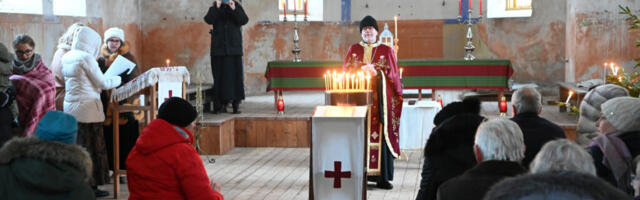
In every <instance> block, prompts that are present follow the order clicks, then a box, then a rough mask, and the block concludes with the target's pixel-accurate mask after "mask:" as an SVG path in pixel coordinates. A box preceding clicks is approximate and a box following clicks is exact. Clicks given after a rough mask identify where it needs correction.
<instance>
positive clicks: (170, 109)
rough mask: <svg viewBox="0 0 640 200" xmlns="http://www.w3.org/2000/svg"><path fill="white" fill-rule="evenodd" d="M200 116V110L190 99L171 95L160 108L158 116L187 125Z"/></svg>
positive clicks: (173, 122)
mask: <svg viewBox="0 0 640 200" xmlns="http://www.w3.org/2000/svg"><path fill="white" fill-rule="evenodd" d="M197 116H198V112H197V111H196V109H195V108H193V106H192V105H191V103H189V102H188V101H186V100H184V99H182V98H180V97H171V98H169V99H167V100H166V101H164V103H162V105H160V108H159V109H158V118H160V119H163V120H165V121H167V122H169V123H171V124H174V125H177V126H180V127H187V126H189V124H191V122H193V121H194V120H195V119H196V117H197Z"/></svg>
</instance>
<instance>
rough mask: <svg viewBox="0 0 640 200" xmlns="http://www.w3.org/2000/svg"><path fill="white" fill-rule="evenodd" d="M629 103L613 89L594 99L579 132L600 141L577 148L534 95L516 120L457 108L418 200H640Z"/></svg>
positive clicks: (428, 163)
mask: <svg viewBox="0 0 640 200" xmlns="http://www.w3.org/2000/svg"><path fill="white" fill-rule="evenodd" d="M628 95H629V93H628V92H627V91H626V89H624V88H622V87H619V86H615V85H611V84H608V85H602V86H599V87H596V88H595V89H592V90H591V91H589V92H588V93H587V95H586V97H585V99H584V100H583V102H582V107H581V111H582V112H581V113H580V114H581V116H580V118H579V124H578V126H579V127H578V129H579V131H578V132H580V131H585V130H589V131H593V132H594V133H595V134H591V132H589V133H583V134H582V135H579V136H578V138H577V142H576V141H572V140H568V139H564V138H565V133H564V131H563V130H562V129H561V128H560V127H559V126H558V125H556V124H555V123H553V122H552V121H549V120H547V119H544V118H542V117H541V116H539V114H540V113H541V112H542V98H541V95H540V93H539V92H538V91H537V90H536V89H535V88H532V87H523V88H520V89H518V90H516V91H515V92H514V93H513V96H512V99H511V105H512V106H513V111H514V113H513V117H512V118H510V119H506V118H504V117H498V119H491V120H482V119H484V118H483V117H482V116H477V117H473V118H471V117H470V114H471V115H478V114H479V113H480V112H479V111H473V112H468V111H464V109H462V108H463V106H461V105H464V104H465V102H466V104H467V105H472V104H469V102H475V101H478V100H470V99H469V98H466V99H464V100H463V101H462V102H453V103H450V104H448V105H446V106H445V107H444V108H443V109H442V110H441V111H440V112H439V113H438V114H437V115H436V119H437V120H434V124H435V125H436V126H435V127H434V129H433V131H432V135H431V137H430V138H429V140H428V141H427V144H426V146H425V149H424V152H425V154H424V155H425V160H424V162H423V171H422V180H421V182H420V190H419V191H418V196H417V197H416V199H417V200H422V199H603V200H604V199H636V200H638V199H640V178H639V177H638V176H637V175H638V173H640V156H639V154H640V123H638V122H640V99H638V98H633V97H628ZM473 105H477V103H474V104H473ZM467 107H469V106H467ZM471 110H473V109H471ZM454 111H455V112H454ZM594 116H595V117H594ZM442 118H445V119H442ZM472 119H478V120H480V122H478V120H472ZM514 122H515V123H514ZM590 127H593V128H590ZM591 129H594V130H591ZM585 132H586V131H585ZM470 141H471V142H470ZM460 145H462V146H460ZM461 158H464V159H461ZM472 158H475V159H474V160H473V161H475V162H472V160H471V159H472ZM443 166H444V167H443Z"/></svg>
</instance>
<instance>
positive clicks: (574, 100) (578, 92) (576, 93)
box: [558, 82, 588, 112]
mask: <svg viewBox="0 0 640 200" xmlns="http://www.w3.org/2000/svg"><path fill="white" fill-rule="evenodd" d="M558 86H559V87H558V88H559V96H560V99H559V101H561V102H565V101H566V100H567V97H568V96H569V91H573V95H572V96H571V99H569V104H571V105H575V106H576V107H578V108H580V103H582V99H584V96H585V95H587V92H588V90H587V89H585V88H581V87H578V86H576V84H575V83H567V82H558ZM558 111H559V112H566V111H567V108H566V107H565V106H559V107H558Z"/></svg>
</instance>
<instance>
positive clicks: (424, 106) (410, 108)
mask: <svg viewBox="0 0 640 200" xmlns="http://www.w3.org/2000/svg"><path fill="white" fill-rule="evenodd" d="M440 109H441V108H440V104H439V103H438V102H436V101H431V100H424V99H423V100H422V101H417V100H416V103H415V104H414V105H409V103H408V100H406V99H405V101H404V103H403V104H402V115H401V116H400V149H403V150H404V149H407V150H409V149H423V148H424V145H425V144H426V143H427V140H428V139H429V135H430V134H431V130H432V129H433V118H434V117H435V116H436V113H438V112H439V111H440Z"/></svg>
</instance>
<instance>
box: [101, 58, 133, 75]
mask: <svg viewBox="0 0 640 200" xmlns="http://www.w3.org/2000/svg"><path fill="white" fill-rule="evenodd" d="M134 67H136V64H135V63H133V62H131V61H130V60H129V59H127V58H125V57H123V56H121V55H118V57H116V59H115V60H114V61H113V63H111V65H110V66H109V69H107V71H106V72H105V73H104V76H106V77H112V76H118V75H120V74H122V72H126V71H127V70H128V72H127V74H131V72H132V71H133V68H134Z"/></svg>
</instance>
